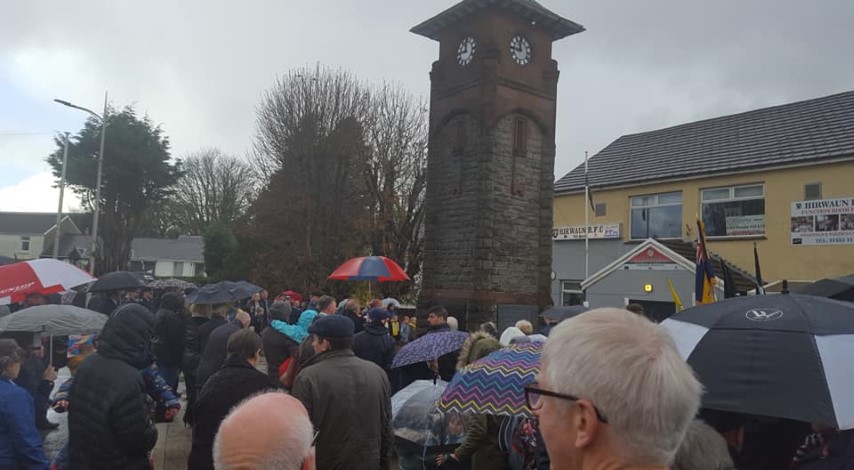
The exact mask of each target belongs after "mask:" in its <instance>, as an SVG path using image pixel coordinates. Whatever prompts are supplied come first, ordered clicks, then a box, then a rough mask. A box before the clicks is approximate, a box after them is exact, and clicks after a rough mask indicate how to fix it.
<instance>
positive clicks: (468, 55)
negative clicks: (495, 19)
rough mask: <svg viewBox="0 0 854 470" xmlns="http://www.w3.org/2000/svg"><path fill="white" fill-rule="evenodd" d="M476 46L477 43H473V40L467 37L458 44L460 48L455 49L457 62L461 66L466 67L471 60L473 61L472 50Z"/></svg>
mask: <svg viewBox="0 0 854 470" xmlns="http://www.w3.org/2000/svg"><path fill="white" fill-rule="evenodd" d="M476 46H477V43H476V42H475V41H474V38H473V37H471V36H469V37H467V38H465V39H463V41H462V42H461V43H460V47H458V48H457V62H459V63H460V65H462V66H466V65H468V64H470V63H471V61H472V59H474V50H475V47H476Z"/></svg>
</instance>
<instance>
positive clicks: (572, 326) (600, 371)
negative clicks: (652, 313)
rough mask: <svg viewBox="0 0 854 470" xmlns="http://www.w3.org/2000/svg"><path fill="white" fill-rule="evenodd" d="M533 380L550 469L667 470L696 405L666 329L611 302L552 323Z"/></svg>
mask: <svg viewBox="0 0 854 470" xmlns="http://www.w3.org/2000/svg"><path fill="white" fill-rule="evenodd" d="M538 380H539V383H537V384H533V385H531V386H529V387H526V390H525V392H526V395H527V399H528V403H529V406H530V407H531V408H532V410H533V411H534V413H535V414H536V415H537V416H538V417H539V420H540V431H541V433H542V436H543V440H544V441H545V444H546V449H547V450H548V453H549V457H550V458H551V468H552V469H553V470H587V469H599V468H615V469H616V468H619V469H644V470H665V469H667V468H669V466H670V464H671V463H672V462H673V458H674V456H675V454H676V451H677V449H678V448H679V445H680V443H681V442H682V438H683V437H684V436H685V432H686V430H687V429H688V425H689V424H690V423H691V420H692V419H693V418H694V415H695V414H696V413H697V409H698V407H699V404H700V393H701V386H700V383H699V382H698V381H697V379H696V378H695V377H694V373H693V371H692V370H691V368H690V367H689V366H688V365H687V364H686V363H685V361H684V360H683V359H682V358H681V357H680V356H679V353H678V352H677V350H676V346H675V345H674V343H673V340H672V339H671V338H670V336H669V334H668V333H667V331H666V330H665V329H663V328H661V327H660V326H658V325H656V324H653V323H651V322H650V321H648V320H647V319H645V318H643V317H640V316H637V315H635V314H633V313H629V312H628V311H625V310H619V309H613V308H607V309H598V310H592V311H590V312H587V313H584V314H581V315H579V316H577V317H574V318H571V319H569V320H566V321H564V322H562V323H560V324H559V325H557V326H556V327H555V328H554V329H553V330H552V331H551V335H550V336H549V339H548V341H547V342H546V346H545V348H544V350H543V354H542V366H541V369H540V374H539V376H538Z"/></svg>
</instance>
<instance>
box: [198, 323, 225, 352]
mask: <svg viewBox="0 0 854 470" xmlns="http://www.w3.org/2000/svg"><path fill="white" fill-rule="evenodd" d="M226 323H228V320H226V319H225V318H224V317H221V316H219V315H211V319H210V320H208V321H207V322H205V324H204V325H202V326H200V327H199V348H200V349H199V351H201V352H205V347H206V346H207V345H208V338H210V336H211V333H212V332H213V330H215V329H217V328H219V327H220V326H221V325H225V324H226Z"/></svg>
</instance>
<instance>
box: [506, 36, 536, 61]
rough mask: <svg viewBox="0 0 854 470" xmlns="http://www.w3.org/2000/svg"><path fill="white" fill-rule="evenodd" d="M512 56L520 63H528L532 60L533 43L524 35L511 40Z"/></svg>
mask: <svg viewBox="0 0 854 470" xmlns="http://www.w3.org/2000/svg"><path fill="white" fill-rule="evenodd" d="M510 56H511V57H513V61H514V62H516V63H517V64H519V65H527V64H529V63H530V62H531V43H529V42H528V40H527V39H525V38H524V37H522V36H516V37H514V38H513V39H511V40H510Z"/></svg>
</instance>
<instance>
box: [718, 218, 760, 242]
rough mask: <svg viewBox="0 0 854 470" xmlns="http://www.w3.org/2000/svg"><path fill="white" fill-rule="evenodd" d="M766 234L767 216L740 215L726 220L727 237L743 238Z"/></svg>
mask: <svg viewBox="0 0 854 470" xmlns="http://www.w3.org/2000/svg"><path fill="white" fill-rule="evenodd" d="M764 233H765V215H764V214H762V215H739V216H733V217H727V218H726V235H727V236H728V237H743V236H749V235H762V234H764Z"/></svg>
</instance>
